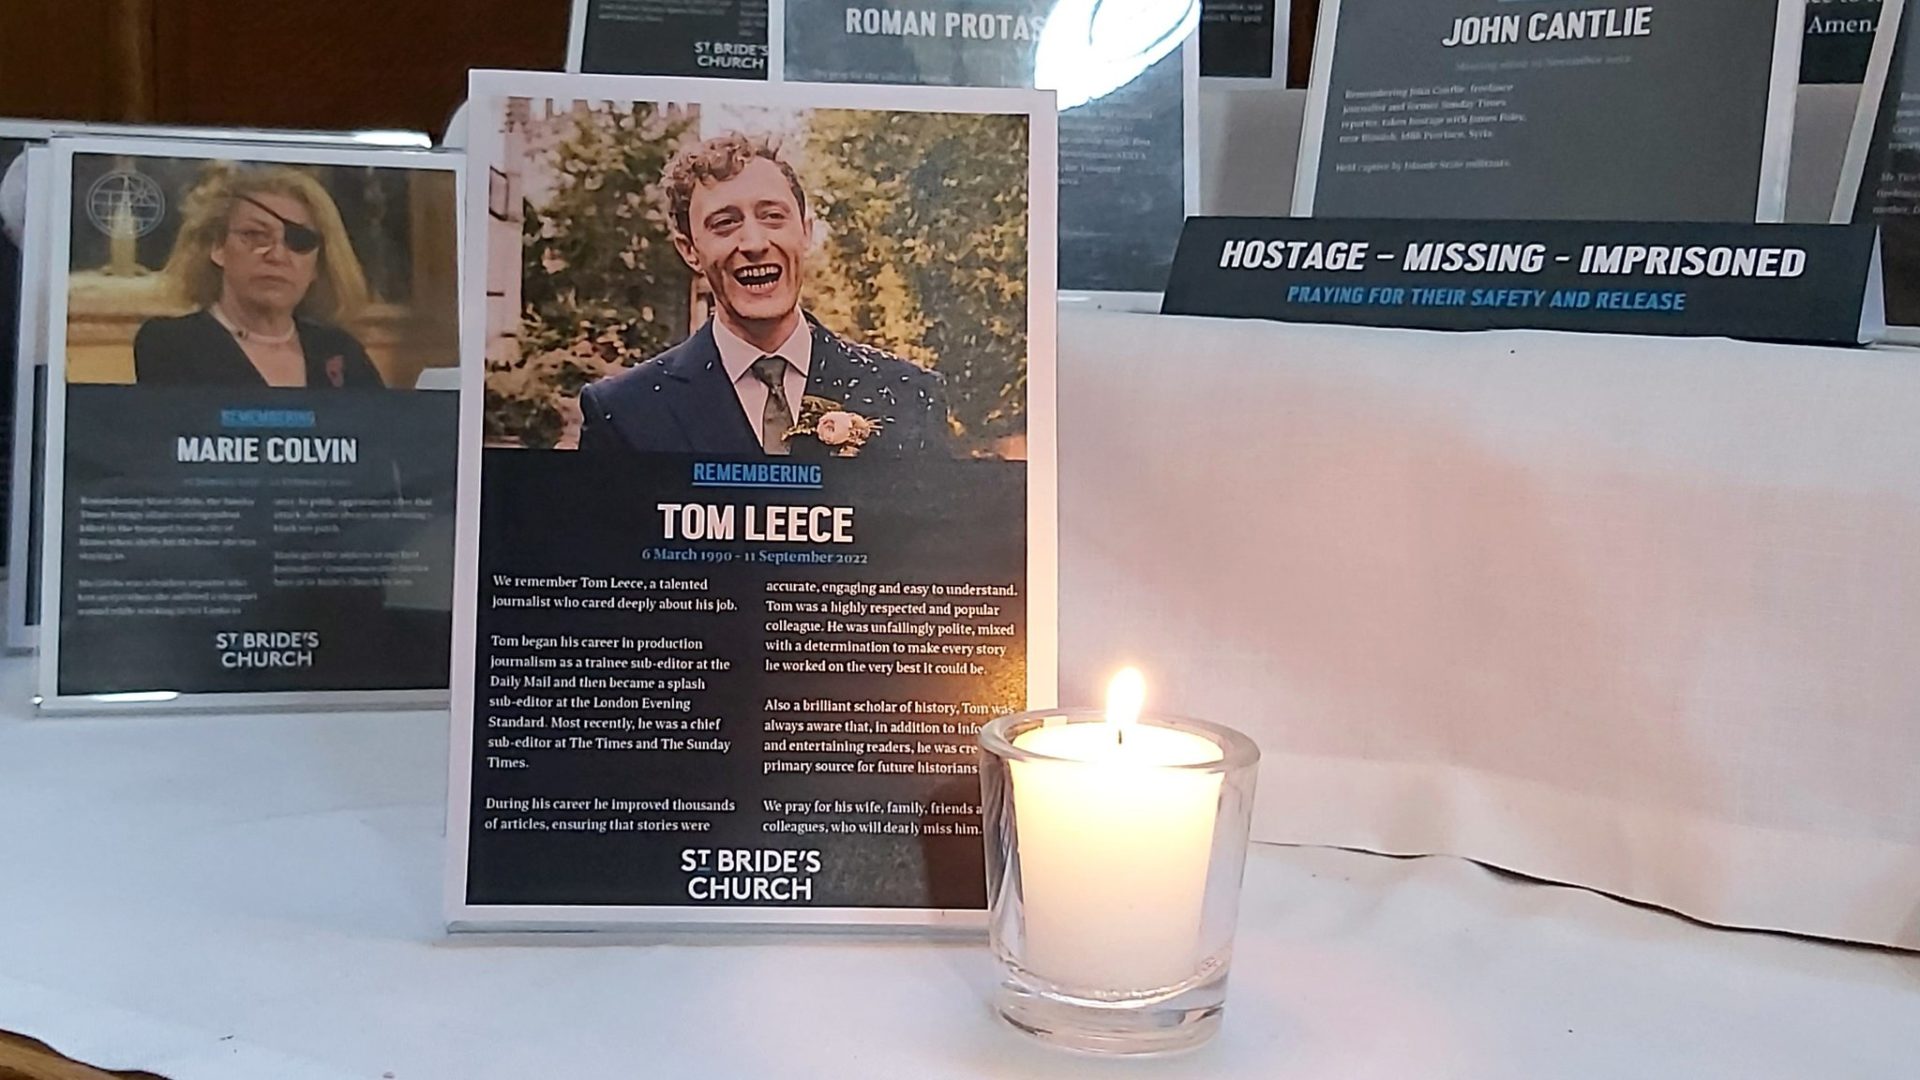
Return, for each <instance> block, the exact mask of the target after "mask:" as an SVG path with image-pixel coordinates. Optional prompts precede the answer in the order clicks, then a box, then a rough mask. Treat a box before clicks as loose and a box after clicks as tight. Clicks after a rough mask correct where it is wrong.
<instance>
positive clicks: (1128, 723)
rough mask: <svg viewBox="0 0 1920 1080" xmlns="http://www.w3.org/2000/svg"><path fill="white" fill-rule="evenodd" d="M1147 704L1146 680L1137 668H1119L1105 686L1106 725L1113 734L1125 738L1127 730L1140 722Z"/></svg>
mask: <svg viewBox="0 0 1920 1080" xmlns="http://www.w3.org/2000/svg"><path fill="white" fill-rule="evenodd" d="M1146 704H1147V680H1146V679H1145V678H1144V677H1142V676H1141V674H1140V669H1139V668H1121V669H1120V671H1119V673H1118V674H1116V675H1115V676H1114V677H1113V681H1112V682H1110V683H1108V684H1107V723H1108V724H1110V725H1112V727H1113V730H1114V734H1115V735H1116V736H1118V737H1120V738H1122V739H1124V738H1126V733H1127V729H1128V728H1131V727H1132V726H1133V725H1134V724H1135V723H1137V722H1139V720H1140V710H1141V709H1142V708H1144V707H1145V706H1146Z"/></svg>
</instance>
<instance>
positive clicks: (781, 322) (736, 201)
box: [674, 157, 812, 349]
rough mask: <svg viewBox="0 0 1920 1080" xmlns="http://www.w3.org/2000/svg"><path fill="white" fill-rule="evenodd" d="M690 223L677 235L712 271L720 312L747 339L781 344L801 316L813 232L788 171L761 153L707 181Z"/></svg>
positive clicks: (705, 272)
mask: <svg viewBox="0 0 1920 1080" xmlns="http://www.w3.org/2000/svg"><path fill="white" fill-rule="evenodd" d="M687 224H688V228H689V230H690V231H691V232H692V234H693V235H692V236H678V235H676V236H675V237H674V245H675V246H676V247H677V248H679V251H680V257H681V258H683V259H685V260H686V261H687V265H688V266H690V267H692V268H693V271H694V273H696V274H700V275H701V276H703V277H705V278H706V279H707V284H708V285H709V286H710V287H711V288H712V289H713V296H714V301H715V302H716V303H717V304H718V305H719V309H720V315H721V317H723V318H725V319H727V322H728V324H729V326H730V328H731V329H733V330H735V331H736V332H739V333H741V335H742V336H743V337H745V338H746V339H747V340H749V341H754V342H755V343H756V344H759V345H761V347H763V348H769V349H771V348H775V347H778V345H779V342H780V341H781V340H784V339H785V337H786V335H787V334H790V333H791V332H792V330H793V327H794V320H797V319H798V318H799V309H800V284H801V281H800V279H801V273H802V271H801V264H802V263H803V262H804V260H805V258H806V254H807V245H808V242H809V238H810V236H811V233H812V228H811V222H810V221H809V220H808V217H807V214H806V212H805V211H803V210H801V208H800V203H799V201H798V200H797V199H796V198H795V197H794V193H793V188H792V187H791V186H790V185H789V184H788V183H787V176H786V173H785V172H783V171H782V170H781V168H780V166H779V165H777V164H775V163H774V162H772V161H769V160H768V159H766V158H758V157H757V158H754V159H753V160H752V161H750V162H748V163H747V165H746V167H744V168H742V169H741V170H740V171H739V172H737V173H735V174H733V175H732V176H730V177H728V178H726V179H725V180H703V181H701V182H700V183H699V184H698V185H696V186H695V187H694V190H693V199H692V201H691V203H690V205H689V206H688V213H687ZM776 335H777V337H776ZM769 340H771V344H768V341H769Z"/></svg>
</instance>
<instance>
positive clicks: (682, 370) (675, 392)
mask: <svg viewBox="0 0 1920 1080" xmlns="http://www.w3.org/2000/svg"><path fill="white" fill-rule="evenodd" d="M808 324H809V325H810V326H812V328H813V358H812V360H811V362H810V364H809V367H808V372H807V396H808V397H820V398H826V399H828V400H830V401H834V402H838V403H839V405H840V407H841V408H843V409H845V410H846V411H848V412H852V413H858V414H860V415H861V416H866V417H869V418H871V419H875V420H884V421H886V423H885V424H883V425H882V426H881V428H880V430H879V431H878V432H877V433H875V434H874V436H873V438H872V439H870V440H869V441H868V442H867V444H866V446H864V447H862V448H861V450H860V456H862V457H866V456H868V455H871V454H919V453H929V452H931V453H947V452H948V438H947V437H948V430H947V399H946V393H945V391H944V390H943V389H942V388H941V385H940V377H939V376H938V375H936V374H934V373H933V372H931V371H928V370H926V369H925V368H922V367H920V366H918V365H916V364H913V363H910V362H908V361H906V360H902V359H900V358H899V357H897V356H892V355H890V354H888V353H885V352H882V351H881V350H879V349H875V348H871V347H868V346H865V345H856V344H854V343H853V342H850V341H848V340H846V339H845V338H843V337H841V336H839V335H838V334H835V333H833V332H831V331H829V330H827V329H826V328H825V327H823V326H821V325H820V324H819V323H816V322H813V321H812V320H811V319H809V320H808ZM789 404H790V405H791V407H792V408H793V411H794V413H795V414H796V415H797V414H798V413H799V411H800V403H799V402H797V401H795V402H790V403H789ZM580 413H581V420H582V423H581V428H580V449H582V450H585V451H589V452H593V453H633V452H638V453H643V454H739V455H753V454H758V453H760V452H761V448H760V433H759V431H758V430H757V428H756V427H755V426H754V425H752V424H750V423H748V422H747V414H746V413H745V412H744V411H743V410H742V409H741V408H740V397H739V395H738V394H736V393H735V392H734V389H733V381H732V380H731V379H729V378H727V369H726V366H725V365H723V364H722V363H721V362H720V347H719V346H718V345H717V344H715V343H714V340H713V324H712V323H711V322H709V323H708V324H707V325H705V326H702V327H701V328H700V329H699V330H698V331H697V332H695V333H694V335H693V336H692V337H690V338H688V339H687V340H685V341H683V342H681V343H680V344H678V345H675V346H674V347H673V348H671V349H668V350H667V351H666V352H663V353H661V354H660V355H659V356H656V357H654V358H653V359H651V360H648V361H647V362H646V363H644V364H637V365H635V366H634V367H631V368H628V369H627V370H625V371H623V372H621V373H620V374H618V375H610V376H608V377H606V378H604V379H601V380H600V381H598V382H595V383H590V384H589V385H587V386H585V387H583V388H582V389H581V391H580ZM792 450H793V454H794V456H796V457H809V456H822V457H824V456H826V454H827V452H828V451H827V448H826V447H823V446H821V445H820V444H819V443H818V442H816V441H815V440H813V439H810V438H796V439H794V440H793V442H792Z"/></svg>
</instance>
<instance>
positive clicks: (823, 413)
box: [787, 395, 887, 457]
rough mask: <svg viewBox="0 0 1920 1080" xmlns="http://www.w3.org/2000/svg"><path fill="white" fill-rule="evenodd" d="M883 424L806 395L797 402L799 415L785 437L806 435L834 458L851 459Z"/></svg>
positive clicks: (820, 398) (834, 403)
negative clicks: (831, 452)
mask: <svg viewBox="0 0 1920 1080" xmlns="http://www.w3.org/2000/svg"><path fill="white" fill-rule="evenodd" d="M886 423H887V422H886V421H885V420H884V419H876V418H874V417H871V416H862V415H860V414H859V413H857V412H853V411H851V410H850V409H848V408H847V407H846V406H845V405H843V404H841V403H840V402H838V401H834V400H832V399H830V398H823V397H814V396H812V395H808V396H806V397H804V398H801V399H800V415H799V417H797V418H796V419H795V420H794V422H793V427H792V428H791V429H789V430H788V431H787V438H789V439H792V438H795V437H797V436H801V435H806V436H810V437H812V438H813V439H815V440H817V441H818V442H819V443H820V445H821V446H824V447H826V448H827V449H828V450H831V451H833V456H834V457H854V456H855V455H857V454H859V453H860V448H861V447H863V446H865V445H867V440H869V439H871V438H873V437H874V436H875V435H877V434H879V432H880V429H881V428H882V427H885V426H886Z"/></svg>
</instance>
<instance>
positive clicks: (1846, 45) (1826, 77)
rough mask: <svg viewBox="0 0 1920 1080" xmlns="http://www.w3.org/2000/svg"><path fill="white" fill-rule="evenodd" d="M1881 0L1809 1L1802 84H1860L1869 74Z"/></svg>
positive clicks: (1803, 51) (1802, 53)
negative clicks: (1870, 56) (1869, 58)
mask: <svg viewBox="0 0 1920 1080" xmlns="http://www.w3.org/2000/svg"><path fill="white" fill-rule="evenodd" d="M1879 25H1880V0H1807V39H1806V44H1805V45H1804V46H1803V47H1802V49H1801V52H1800V81H1801V82H1803V83H1857V82H1859V81H1861V80H1862V79H1863V78H1865V77H1866V74H1867V57H1868V55H1869V54H1871V53H1872V52H1873V32H1874V29H1875V28H1876V27H1878V26H1879Z"/></svg>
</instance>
